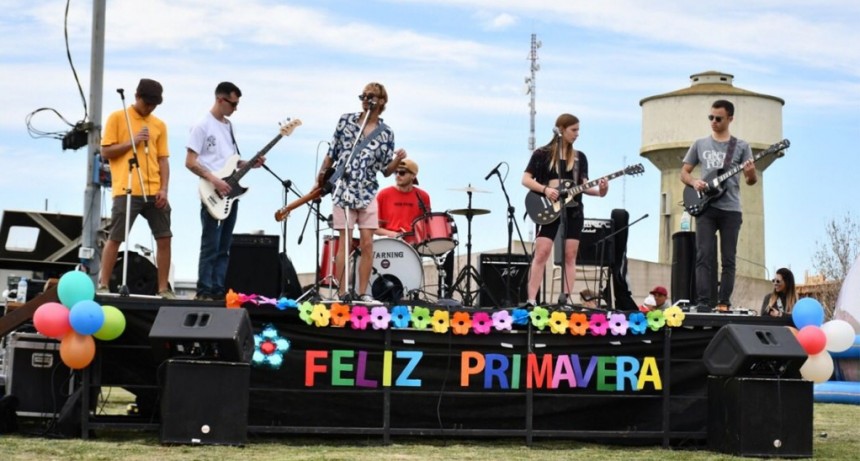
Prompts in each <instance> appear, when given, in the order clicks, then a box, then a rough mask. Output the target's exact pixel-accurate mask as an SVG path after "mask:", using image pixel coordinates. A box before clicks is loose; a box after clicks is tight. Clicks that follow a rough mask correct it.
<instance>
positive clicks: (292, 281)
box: [278, 253, 302, 299]
mask: <svg viewBox="0 0 860 461" xmlns="http://www.w3.org/2000/svg"><path fill="white" fill-rule="evenodd" d="M278 258H279V260H280V262H281V291H280V296H279V297H281V296H283V297H286V298H288V299H299V297H300V296H301V295H302V285H301V283H299V275H298V274H297V273H296V268H295V267H294V266H293V261H292V260H290V257H289V256H287V255H286V254H285V253H281V254H279V255H278Z"/></svg>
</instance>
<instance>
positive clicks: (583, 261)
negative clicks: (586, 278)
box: [576, 219, 615, 267]
mask: <svg viewBox="0 0 860 461" xmlns="http://www.w3.org/2000/svg"><path fill="white" fill-rule="evenodd" d="M611 233H612V220H611V219H586V220H585V222H584V223H583V225H582V236H581V237H580V238H579V252H577V254H576V265H577V266H604V267H611V266H612V260H613V259H614V257H615V242H613V239H606V240H603V239H604V238H605V237H606V236H607V235H609V234H611ZM601 241H602V243H601ZM601 247H603V248H601ZM601 256H602V258H601Z"/></svg>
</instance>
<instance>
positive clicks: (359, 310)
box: [349, 306, 370, 330]
mask: <svg viewBox="0 0 860 461" xmlns="http://www.w3.org/2000/svg"><path fill="white" fill-rule="evenodd" d="M369 322H370V314H369V313H368V312H367V307H365V306H352V313H350V316H349V323H350V325H351V326H352V329H353V330H366V329H367V324H368V323H369Z"/></svg>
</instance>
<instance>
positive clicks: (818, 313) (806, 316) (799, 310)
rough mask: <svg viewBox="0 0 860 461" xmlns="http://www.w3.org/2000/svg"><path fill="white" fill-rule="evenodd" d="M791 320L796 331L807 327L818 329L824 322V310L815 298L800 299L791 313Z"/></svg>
mask: <svg viewBox="0 0 860 461" xmlns="http://www.w3.org/2000/svg"><path fill="white" fill-rule="evenodd" d="M791 320H793V321H794V326H795V327H796V328H797V329H798V330H799V329H801V328H803V327H805V326H809V325H812V326H816V327H820V326H821V324H822V323H823V322H824V308H823V307H821V303H820V302H818V300H817V299H815V298H801V299H799V300H798V301H797V304H795V305H794V309H792V311H791Z"/></svg>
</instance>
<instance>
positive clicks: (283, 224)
mask: <svg viewBox="0 0 860 461" xmlns="http://www.w3.org/2000/svg"><path fill="white" fill-rule="evenodd" d="M261 166H262V167H263V168H264V169H265V170H266V171H268V172H269V174H271V175H272V176H274V177H275V179H277V180H278V182H279V183H281V185H282V186H284V193H283V195H282V197H283V198H284V199H283V203H284V205H283V206H284V207H286V206H287V203H288V202H289V201H290V200H289V199H290V192H291V191H292V192H294V193H295V194H296V195H297V196H299V197H301V196H302V195H301V194H299V193H298V192H296V191H293V182H292V181H290V180H289V179H281V177H280V176H278V174H277V173H275V172H274V171H272V169H271V168H269V167H268V166H267V165H266V164H265V163H264V164H262V165H261ZM281 253H283V254H287V220H286V219H285V220H283V221H281ZM281 284H282V285H283V281H282V282H281ZM281 288H283V287H281ZM281 291H282V292H283V289H282V290H281Z"/></svg>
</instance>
